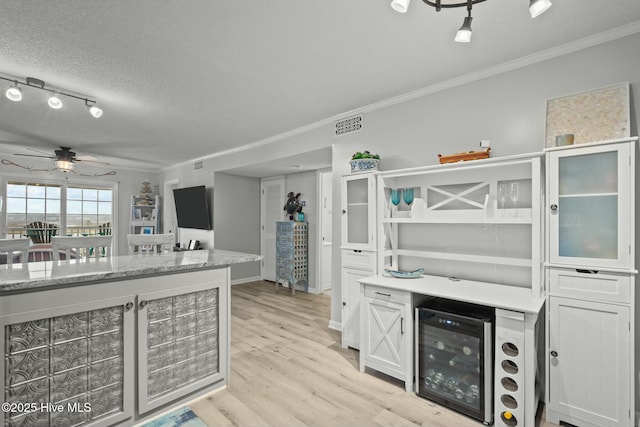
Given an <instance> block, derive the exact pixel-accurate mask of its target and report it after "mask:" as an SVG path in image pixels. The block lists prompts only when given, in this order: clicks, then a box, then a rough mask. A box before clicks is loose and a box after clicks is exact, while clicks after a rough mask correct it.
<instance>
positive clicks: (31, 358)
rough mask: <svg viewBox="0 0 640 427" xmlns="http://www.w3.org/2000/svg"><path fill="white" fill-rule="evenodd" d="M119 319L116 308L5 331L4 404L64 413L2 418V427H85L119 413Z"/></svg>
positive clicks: (121, 361)
mask: <svg viewBox="0 0 640 427" xmlns="http://www.w3.org/2000/svg"><path fill="white" fill-rule="evenodd" d="M123 315H124V307H123V306H122V305H119V306H114V307H108V308H102V309H98V310H91V311H85V312H80V313H75V314H70V315H64V316H58V317H50V318H45V319H39V320H34V321H27V322H21V323H15V324H10V325H7V326H5V345H4V357H5V362H6V363H5V365H6V379H5V390H4V395H5V399H4V401H5V402H9V403H21V404H22V403H36V404H54V405H58V404H62V405H64V408H65V410H64V411H62V412H53V411H51V412H48V411H40V410H38V411H35V412H31V413H27V412H21V413H20V412H19V413H5V415H4V416H5V426H11V427H13V426H25V427H26V426H29V427H31V426H71V425H73V426H76V425H85V424H88V423H91V422H93V421H96V420H98V419H100V418H103V417H105V416H108V415H110V414H113V413H116V412H120V411H122V410H123V379H124V374H123V372H124V357H123V356H124V332H123V330H124V327H123V325H124V323H123ZM85 404H90V407H91V410H90V411H83V410H75V411H68V410H67V408H78V409H82V408H84V406H83V405H85Z"/></svg>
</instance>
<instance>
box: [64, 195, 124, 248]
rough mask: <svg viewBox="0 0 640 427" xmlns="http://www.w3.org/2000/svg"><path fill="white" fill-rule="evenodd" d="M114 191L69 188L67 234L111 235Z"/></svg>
mask: <svg viewBox="0 0 640 427" xmlns="http://www.w3.org/2000/svg"><path fill="white" fill-rule="evenodd" d="M112 204H113V190H111V189H110V188H109V189H106V188H88V187H75V186H74V187H69V188H68V189H67V234H70V235H72V236H90V235H93V236H95V235H100V234H111V224H112V223H113V221H112V210H113V209H112Z"/></svg>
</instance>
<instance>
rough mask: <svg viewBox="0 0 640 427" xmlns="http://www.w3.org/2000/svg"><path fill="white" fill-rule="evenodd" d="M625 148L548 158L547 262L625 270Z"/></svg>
mask: <svg viewBox="0 0 640 427" xmlns="http://www.w3.org/2000/svg"><path fill="white" fill-rule="evenodd" d="M630 155H631V154H630V147H629V145H628V144H607V145H600V146H594V147H584V148H575V149H574V148H572V149H571V150H561V151H554V152H550V153H549V166H548V167H549V177H550V181H549V197H548V204H549V206H548V207H547V209H548V215H549V216H548V217H549V259H550V261H551V262H552V263H554V264H565V265H572V266H574V265H583V266H588V267H593V266H601V267H613V268H629V266H631V265H632V259H631V246H630V245H631V241H630V235H631V234H632V233H630V230H629V224H630V222H631V219H630V217H629V212H631V208H632V207H631V206H630V198H629V197H628V195H629V194H630V192H631V190H630V187H629V185H630V183H631V182H632V176H633V174H632V171H631V168H630V166H629V165H630V164H631V157H630Z"/></svg>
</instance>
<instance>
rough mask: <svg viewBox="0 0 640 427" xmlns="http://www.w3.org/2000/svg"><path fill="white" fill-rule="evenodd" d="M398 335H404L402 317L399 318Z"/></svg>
mask: <svg viewBox="0 0 640 427" xmlns="http://www.w3.org/2000/svg"><path fill="white" fill-rule="evenodd" d="M400 335H404V317H401V318H400Z"/></svg>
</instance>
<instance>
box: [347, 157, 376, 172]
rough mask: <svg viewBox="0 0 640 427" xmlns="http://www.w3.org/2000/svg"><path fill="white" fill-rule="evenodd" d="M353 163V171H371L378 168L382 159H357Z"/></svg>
mask: <svg viewBox="0 0 640 427" xmlns="http://www.w3.org/2000/svg"><path fill="white" fill-rule="evenodd" d="M349 163H351V173H358V172H370V171H376V170H378V163H380V159H355V160H351V161H349Z"/></svg>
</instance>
